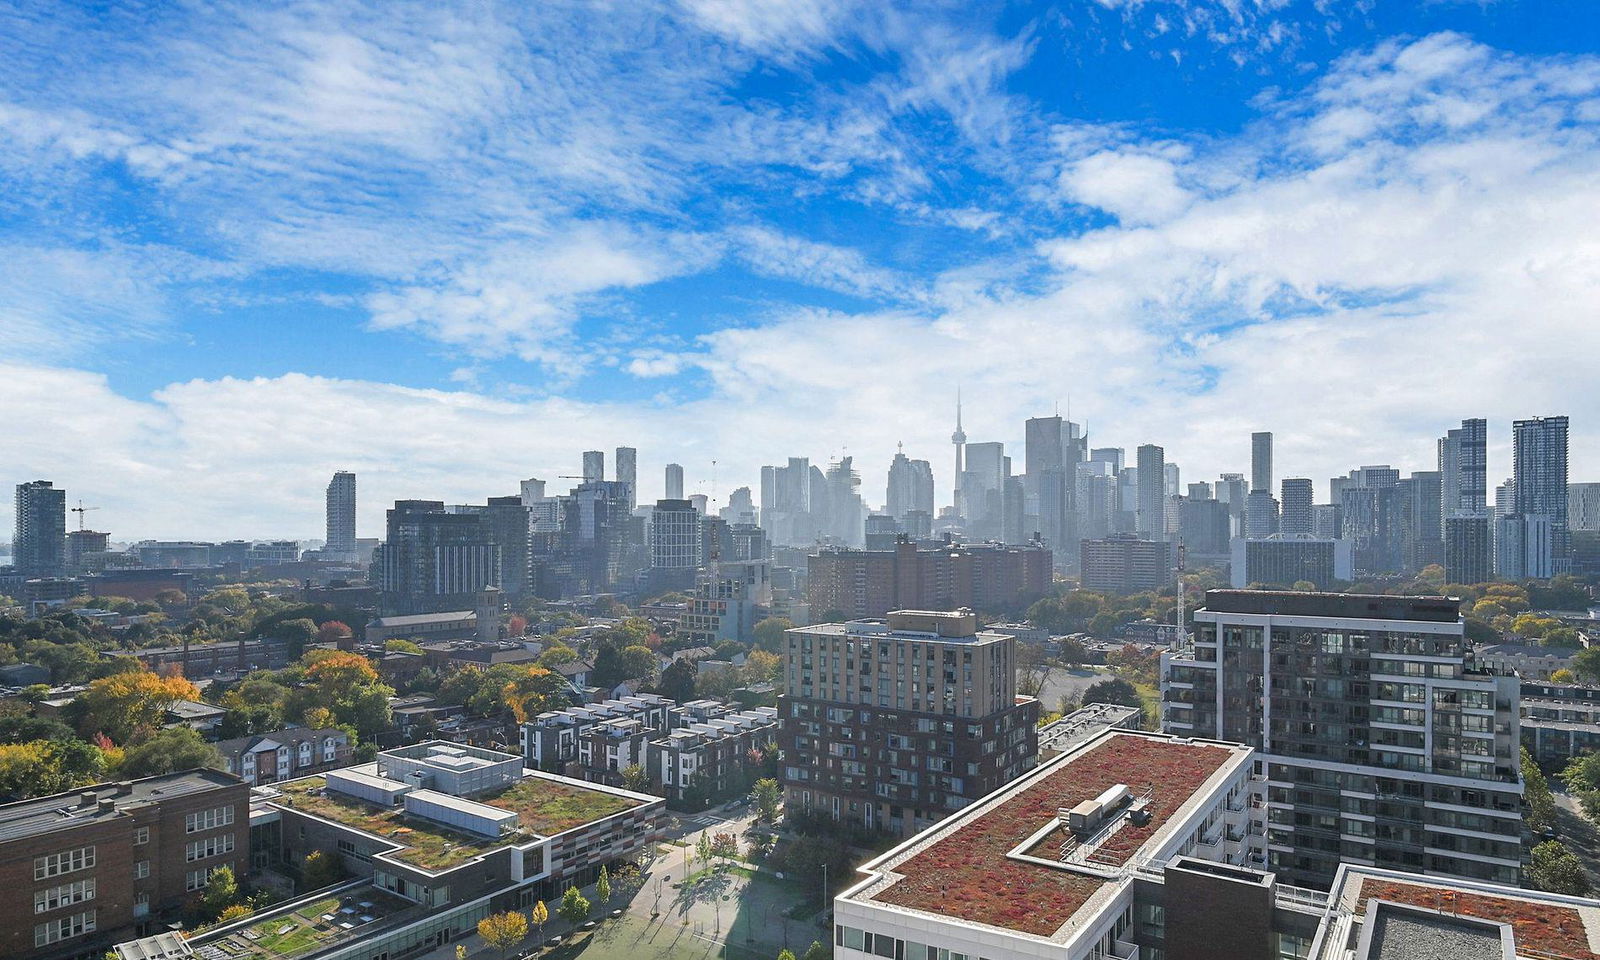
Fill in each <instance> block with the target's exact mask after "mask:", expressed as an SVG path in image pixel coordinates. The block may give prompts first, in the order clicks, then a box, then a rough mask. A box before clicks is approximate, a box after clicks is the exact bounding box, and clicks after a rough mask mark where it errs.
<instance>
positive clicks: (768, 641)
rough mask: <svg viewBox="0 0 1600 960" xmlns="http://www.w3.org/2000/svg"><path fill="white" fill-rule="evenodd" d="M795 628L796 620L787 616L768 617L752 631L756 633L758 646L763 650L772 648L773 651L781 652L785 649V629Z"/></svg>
mask: <svg viewBox="0 0 1600 960" xmlns="http://www.w3.org/2000/svg"><path fill="white" fill-rule="evenodd" d="M793 629H794V622H793V621H791V620H789V619H788V618H786V617H767V618H766V619H765V620H761V621H759V622H758V623H756V625H755V626H754V627H752V628H751V631H750V632H751V633H752V634H754V635H755V639H756V646H757V647H759V648H760V649H762V650H770V651H772V652H773V653H781V652H782V651H783V635H784V631H786V630H793Z"/></svg>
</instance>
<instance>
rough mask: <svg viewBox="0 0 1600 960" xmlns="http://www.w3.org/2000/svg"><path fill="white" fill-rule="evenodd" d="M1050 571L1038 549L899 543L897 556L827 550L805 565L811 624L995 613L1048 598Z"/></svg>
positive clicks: (894, 552) (1048, 557) (1031, 546)
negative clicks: (911, 613) (912, 614)
mask: <svg viewBox="0 0 1600 960" xmlns="http://www.w3.org/2000/svg"><path fill="white" fill-rule="evenodd" d="M1050 563H1051V554H1050V551H1049V550H1048V549H1046V548H1045V547H1043V546H1041V545H1038V544H1028V545H1025V546H1005V545H1002V544H998V543H979V544H951V545H949V546H942V547H937V548H929V547H926V546H922V545H919V544H915V543H911V542H909V541H901V542H900V543H897V544H895V548H894V549H893V550H837V549H835V550H822V551H820V552H818V553H816V554H813V555H812V556H810V557H809V558H807V561H806V567H807V574H808V577H809V584H810V585H809V587H808V597H807V599H808V600H809V601H810V606H811V616H812V619H813V620H814V621H815V620H819V619H821V618H822V617H823V616H824V615H825V614H828V613H830V612H833V611H837V612H839V613H842V614H843V615H844V619H847V620H854V619H857V618H859V617H881V616H883V615H884V614H886V613H888V612H889V611H890V610H954V609H956V608H958V607H967V608H969V609H973V610H981V611H983V612H985V613H995V612H1000V611H1003V610H1007V609H1010V608H1011V607H1012V606H1014V605H1015V604H1016V603H1017V600H1018V598H1019V597H1023V596H1034V597H1037V596H1041V595H1043V594H1044V592H1045V591H1046V590H1047V589H1048V588H1049V586H1050Z"/></svg>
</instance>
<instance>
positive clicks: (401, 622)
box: [367, 610, 478, 627]
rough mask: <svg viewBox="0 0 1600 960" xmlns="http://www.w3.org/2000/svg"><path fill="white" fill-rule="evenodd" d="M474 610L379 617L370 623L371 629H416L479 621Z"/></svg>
mask: <svg viewBox="0 0 1600 960" xmlns="http://www.w3.org/2000/svg"><path fill="white" fill-rule="evenodd" d="M477 619H478V614H477V612H476V611H473V610H451V611H449V612H447V613H410V614H405V615H403V616H398V617H379V618H378V619H376V620H373V621H372V622H371V623H368V624H367V626H369V627H416V626H421V625H422V624H425V623H453V622H455V621H457V620H477Z"/></svg>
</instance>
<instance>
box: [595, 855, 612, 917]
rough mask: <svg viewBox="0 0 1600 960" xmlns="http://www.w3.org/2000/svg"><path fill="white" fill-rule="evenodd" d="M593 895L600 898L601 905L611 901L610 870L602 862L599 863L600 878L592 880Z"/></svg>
mask: <svg viewBox="0 0 1600 960" xmlns="http://www.w3.org/2000/svg"><path fill="white" fill-rule="evenodd" d="M594 895H595V896H596V897H598V898H599V899H600V905H601V906H602V907H603V906H606V905H607V904H609V903H610V902H611V872H610V871H609V870H607V869H606V865H605V864H603V863H602V864H601V865H600V879H598V880H596V881H595V882H594Z"/></svg>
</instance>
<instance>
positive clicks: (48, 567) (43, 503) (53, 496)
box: [11, 480, 67, 577]
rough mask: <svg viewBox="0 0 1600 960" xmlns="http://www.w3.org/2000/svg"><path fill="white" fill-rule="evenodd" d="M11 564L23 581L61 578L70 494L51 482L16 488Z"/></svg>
mask: <svg viewBox="0 0 1600 960" xmlns="http://www.w3.org/2000/svg"><path fill="white" fill-rule="evenodd" d="M16 508H17V515H16V532H15V534H14V536H13V537H12V540H11V563H12V565H13V566H14V567H15V568H16V571H17V573H19V574H21V575H22V576H24V577H59V576H61V574H62V573H63V572H64V570H65V567H66V537H67V492H66V491H65V490H58V489H57V488H56V487H55V486H54V485H53V484H52V483H51V482H50V481H49V480H32V481H29V482H28V483H19V484H17V496H16Z"/></svg>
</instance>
